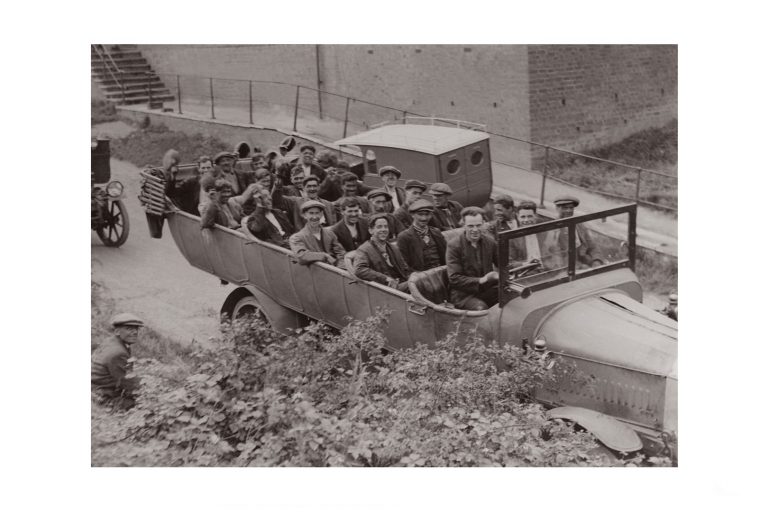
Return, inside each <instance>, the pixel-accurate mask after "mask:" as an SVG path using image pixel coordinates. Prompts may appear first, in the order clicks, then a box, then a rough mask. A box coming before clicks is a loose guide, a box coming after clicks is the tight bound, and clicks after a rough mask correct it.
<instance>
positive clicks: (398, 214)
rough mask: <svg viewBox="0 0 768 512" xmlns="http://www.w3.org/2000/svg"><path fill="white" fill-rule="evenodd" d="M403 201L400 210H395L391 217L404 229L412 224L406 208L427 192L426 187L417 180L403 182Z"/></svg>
mask: <svg viewBox="0 0 768 512" xmlns="http://www.w3.org/2000/svg"><path fill="white" fill-rule="evenodd" d="M404 188H405V201H404V202H403V204H401V205H400V208H398V209H397V210H395V211H394V212H393V213H392V215H394V216H395V218H396V219H397V220H398V221H400V224H402V225H403V226H404V227H406V228H407V227H409V226H410V225H411V224H412V223H413V218H412V217H411V213H410V212H409V211H408V207H409V206H410V205H411V203H413V202H414V201H415V200H417V199H419V198H420V197H421V195H422V194H423V193H424V191H425V190H427V186H426V185H425V184H424V183H422V182H420V181H419V180H408V181H406V182H405V187H404Z"/></svg>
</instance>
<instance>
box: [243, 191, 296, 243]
mask: <svg viewBox="0 0 768 512" xmlns="http://www.w3.org/2000/svg"><path fill="white" fill-rule="evenodd" d="M254 197H255V198H256V209H255V210H254V211H253V213H251V215H250V216H249V217H248V220H247V221H246V223H247V224H246V225H247V226H248V230H249V231H250V232H251V233H253V236H255V237H256V238H258V239H259V240H264V241H265V242H269V243H272V244H275V245H279V246H280V247H285V248H286V249H288V248H289V246H288V237H289V236H291V235H292V234H293V233H294V231H295V230H294V227H293V223H291V221H290V219H288V217H287V216H286V215H285V213H283V212H282V211H280V210H274V209H272V196H271V195H270V194H269V191H267V190H265V189H261V190H259V191H258V192H257V194H254Z"/></svg>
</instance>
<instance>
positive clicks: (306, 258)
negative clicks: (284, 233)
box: [288, 199, 345, 268]
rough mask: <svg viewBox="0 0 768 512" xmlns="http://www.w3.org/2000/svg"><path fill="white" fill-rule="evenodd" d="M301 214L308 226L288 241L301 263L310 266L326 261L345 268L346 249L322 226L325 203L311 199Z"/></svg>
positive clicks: (303, 207) (328, 229)
mask: <svg viewBox="0 0 768 512" xmlns="http://www.w3.org/2000/svg"><path fill="white" fill-rule="evenodd" d="M301 213H302V215H303V216H304V220H305V221H306V225H305V226H304V227H303V228H302V229H301V231H299V232H298V233H294V234H293V235H291V238H290V239H289V240H288V244H289V245H290V247H291V251H293V252H294V253H295V254H296V256H298V259H299V263H301V264H302V265H309V264H311V263H314V262H315V261H324V262H326V263H330V264H331V265H336V266H337V267H340V268H344V253H345V251H344V247H342V246H341V244H340V243H339V240H338V238H336V235H335V234H334V233H333V231H331V229H330V228H324V227H322V226H321V225H320V219H321V218H322V216H323V203H321V202H320V201H314V200H311V199H310V200H309V201H307V202H305V203H304V204H302V205H301Z"/></svg>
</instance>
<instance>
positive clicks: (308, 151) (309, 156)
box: [296, 144, 327, 182]
mask: <svg viewBox="0 0 768 512" xmlns="http://www.w3.org/2000/svg"><path fill="white" fill-rule="evenodd" d="M299 153H301V158H300V159H299V162H298V163H297V164H296V167H298V168H299V169H301V170H302V172H303V173H304V177H305V178H306V177H308V176H309V175H310V174H314V175H315V176H317V177H318V178H320V182H322V181H323V180H324V179H325V177H326V175H327V173H326V172H325V169H323V168H322V167H320V166H319V165H318V164H317V162H316V161H315V146H312V145H311V144H304V145H303V146H301V147H300V148H299Z"/></svg>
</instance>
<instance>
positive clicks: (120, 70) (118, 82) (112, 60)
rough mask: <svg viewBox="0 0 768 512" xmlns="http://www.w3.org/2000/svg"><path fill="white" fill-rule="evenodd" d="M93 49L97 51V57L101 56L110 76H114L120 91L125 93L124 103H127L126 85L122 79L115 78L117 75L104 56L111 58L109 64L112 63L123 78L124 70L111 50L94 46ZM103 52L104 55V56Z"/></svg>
mask: <svg viewBox="0 0 768 512" xmlns="http://www.w3.org/2000/svg"><path fill="white" fill-rule="evenodd" d="M91 47H92V48H93V49H94V50H95V51H96V55H98V56H99V60H101V62H102V64H104V67H106V68H107V71H109V74H110V75H111V76H112V80H114V81H115V82H116V83H117V84H118V85H119V86H120V89H121V90H122V91H123V101H125V84H124V83H123V81H122V79H118V78H117V77H116V76H115V73H114V72H113V71H112V68H110V67H109V63H108V62H107V60H106V58H105V57H104V54H106V57H107V58H109V62H111V63H112V66H113V67H114V68H115V71H117V73H118V74H119V75H120V76H121V77H122V76H123V70H122V69H120V67H119V66H118V65H117V62H115V60H114V59H113V58H112V54H110V53H109V50H107V49H106V48H104V45H101V44H92V45H91ZM102 52H103V53H104V54H102Z"/></svg>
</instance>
